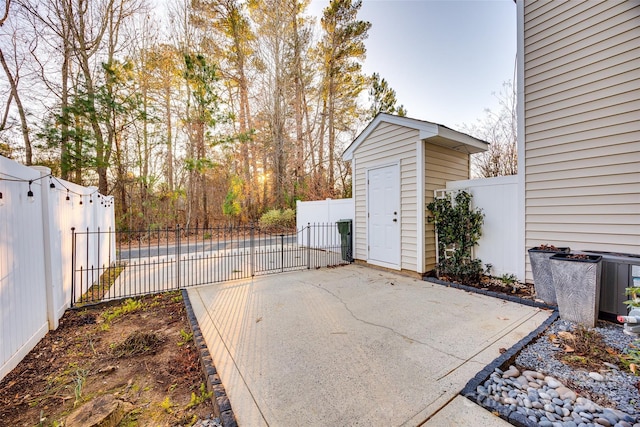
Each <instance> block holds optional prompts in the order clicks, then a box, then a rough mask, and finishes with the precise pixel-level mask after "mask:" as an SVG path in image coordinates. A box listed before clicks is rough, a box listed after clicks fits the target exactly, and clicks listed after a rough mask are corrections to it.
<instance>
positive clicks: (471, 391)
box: [459, 310, 560, 427]
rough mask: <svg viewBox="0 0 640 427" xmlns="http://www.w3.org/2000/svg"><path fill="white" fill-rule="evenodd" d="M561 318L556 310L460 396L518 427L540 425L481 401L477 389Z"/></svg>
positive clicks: (473, 380)
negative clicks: (497, 414)
mask: <svg viewBox="0 0 640 427" xmlns="http://www.w3.org/2000/svg"><path fill="white" fill-rule="evenodd" d="M559 317H560V313H559V312H558V311H557V310H554V311H553V313H552V314H551V316H549V318H548V319H547V320H545V321H544V322H542V323H541V324H540V326H538V327H537V328H536V329H534V330H533V331H531V332H530V333H529V334H528V335H527V336H526V337H524V338H522V339H521V340H520V341H518V342H517V343H515V344H514V345H513V346H511V347H510V348H509V349H507V351H506V352H504V353H503V354H501V355H500V356H498V357H496V358H495V359H493V361H492V362H491V363H489V364H488V365H487V366H485V367H484V368H483V369H482V370H481V371H480V372H478V373H477V374H476V375H475V376H474V377H473V378H472V379H471V380H469V382H467V384H466V385H465V386H464V388H463V389H462V391H460V393H459V394H460V395H461V396H464V397H466V398H467V399H469V400H471V401H472V402H475V403H477V404H478V405H480V406H481V407H482V408H484V409H486V410H488V411H491V412H498V413H499V414H500V418H502V419H504V420H505V421H507V422H509V423H511V424H513V425H515V426H518V427H536V426H537V425H538V424H537V423H533V422H532V421H531V420H529V419H528V418H527V417H526V416H524V415H523V414H521V413H519V412H516V411H510V410H509V408H508V407H506V406H504V405H502V404H500V403H498V402H495V401H493V400H491V399H482V400H481V399H480V396H479V395H478V393H477V392H476V390H477V388H478V386H479V385H481V384H482V383H484V382H485V381H486V380H487V379H488V378H489V377H490V376H491V374H492V373H493V372H494V371H495V369H496V368H499V367H500V366H502V365H505V364H506V363H508V362H509V360H512V359H514V358H515V356H516V355H517V354H518V353H519V352H520V351H521V350H522V349H523V348H524V347H526V346H527V345H529V343H531V342H532V341H533V340H535V339H536V338H538V337H539V336H540V335H542V333H544V331H545V330H546V329H547V328H548V327H549V326H550V325H551V324H552V323H553V322H555V321H556V320H558V318H559Z"/></svg>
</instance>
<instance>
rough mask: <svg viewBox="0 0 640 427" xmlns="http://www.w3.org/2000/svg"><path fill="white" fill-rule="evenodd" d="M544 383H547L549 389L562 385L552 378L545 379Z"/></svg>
mask: <svg viewBox="0 0 640 427" xmlns="http://www.w3.org/2000/svg"><path fill="white" fill-rule="evenodd" d="M544 381H545V382H546V383H547V385H548V386H549V387H550V388H558V387H560V386H561V385H562V383H560V381H558V380H557V379H555V378H553V377H545V378H544Z"/></svg>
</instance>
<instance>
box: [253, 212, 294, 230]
mask: <svg viewBox="0 0 640 427" xmlns="http://www.w3.org/2000/svg"><path fill="white" fill-rule="evenodd" d="M259 224H260V227H262V228H265V229H281V228H293V227H295V226H296V212H295V211H294V210H293V209H285V210H284V211H281V210H279V209H271V210H269V211H267V212H266V213H264V214H263V215H262V216H261V217H260V221H259Z"/></svg>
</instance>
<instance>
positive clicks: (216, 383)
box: [182, 289, 238, 427]
mask: <svg viewBox="0 0 640 427" xmlns="http://www.w3.org/2000/svg"><path fill="white" fill-rule="evenodd" d="M182 300H183V301H184V307H185V309H186V311H187V319H189V324H190V325H191V332H192V333H193V342H194V344H195V346H196V349H197V350H198V354H199V356H200V364H201V365H202V370H203V371H204V374H205V376H206V377H207V389H208V390H209V392H212V393H213V397H215V399H211V402H212V403H213V413H214V415H215V416H216V417H218V418H220V423H221V424H222V425H223V427H237V426H238V423H237V422H236V417H235V415H234V413H233V409H232V408H231V403H230V402H229V398H228V397H227V392H226V391H225V389H224V386H223V385H222V382H221V381H220V377H219V376H218V372H217V371H216V367H215V366H214V365H213V359H212V358H211V355H210V354H209V349H208V348H207V344H206V343H205V341H204V338H203V336H202V331H201V330H200V325H199V324H198V319H197V318H196V315H195V313H194V312H193V307H192V306H191V300H190V299H189V294H188V293H187V290H186V289H183V290H182Z"/></svg>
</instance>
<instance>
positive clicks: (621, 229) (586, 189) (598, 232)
mask: <svg viewBox="0 0 640 427" xmlns="http://www.w3.org/2000/svg"><path fill="white" fill-rule="evenodd" d="M639 118H640V2H639V1H610V0H608V1H602V2H600V1H582V2H579V1H546V0H544V1H542V0H539V1H525V3H524V140H525V149H524V155H525V158H524V164H525V177H524V186H525V246H526V248H525V249H528V248H531V247H533V246H537V245H539V244H541V243H550V244H554V245H556V246H569V247H571V248H572V249H577V250H580V249H594V250H606V251H618V252H632V253H639V252H640V119H639ZM427 170H428V169H427ZM526 278H527V280H528V281H531V280H532V275H531V269H530V265H529V262H528V258H527V264H526Z"/></svg>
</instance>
